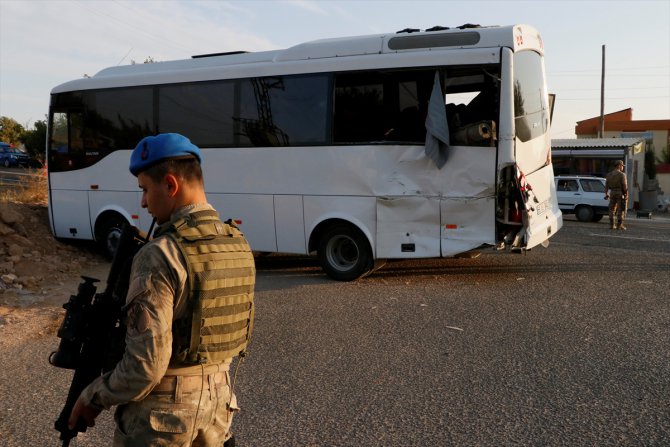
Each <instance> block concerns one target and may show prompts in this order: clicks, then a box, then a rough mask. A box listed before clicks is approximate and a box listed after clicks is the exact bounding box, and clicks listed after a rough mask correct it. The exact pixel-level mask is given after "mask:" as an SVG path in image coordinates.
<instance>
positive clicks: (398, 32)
mask: <svg viewBox="0 0 670 447" xmlns="http://www.w3.org/2000/svg"><path fill="white" fill-rule="evenodd" d="M419 31H421V30H420V29H418V28H405V29H401V30H400V31H396V32H395V33H396V34H401V33H407V34H411V33H418V32H419Z"/></svg>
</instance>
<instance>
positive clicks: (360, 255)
mask: <svg viewBox="0 0 670 447" xmlns="http://www.w3.org/2000/svg"><path fill="white" fill-rule="evenodd" d="M317 256H318V258H319V262H320V263H321V268H323V270H324V271H325V272H326V274H327V275H328V276H330V277H331V278H333V279H335V280H337V281H353V280H354V279H357V278H360V277H361V276H363V275H365V274H366V273H369V272H370V271H371V270H372V267H373V266H374V262H373V259H372V250H371V249H370V244H369V243H368V240H367V239H366V238H365V236H364V235H363V233H361V232H360V231H359V230H358V229H357V228H354V227H353V226H351V225H346V224H338V225H334V226H332V227H330V228H328V229H327V230H326V231H325V232H324V233H323V234H322V235H321V238H320V239H319V245H318V247H317Z"/></svg>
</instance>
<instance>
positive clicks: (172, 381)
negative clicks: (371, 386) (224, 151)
mask: <svg viewBox="0 0 670 447" xmlns="http://www.w3.org/2000/svg"><path fill="white" fill-rule="evenodd" d="M200 164H201V155H200V150H199V149H198V147H197V146H195V145H193V144H192V143H191V142H190V141H189V140H188V139H187V138H185V137H183V136H181V135H178V134H161V135H157V136H152V137H147V138H144V139H143V140H142V141H140V143H139V144H138V145H137V147H136V148H135V150H134V151H133V153H132V155H131V159H130V171H131V173H132V174H133V175H135V176H137V179H138V183H139V186H140V188H141V189H142V203H141V204H142V207H143V208H147V210H148V211H149V213H150V214H151V215H152V216H153V217H154V218H155V219H156V222H157V224H158V225H159V226H158V228H157V230H156V232H155V233H154V239H153V240H152V241H150V242H149V243H147V244H146V245H145V246H144V247H142V248H141V249H140V251H139V252H138V253H137V255H136V256H135V258H134V260H133V264H132V270H131V275H130V285H129V290H128V295H127V298H126V305H125V311H126V326H127V332H126V338H125V341H126V348H125V352H124V355H123V358H122V359H121V361H120V362H119V363H118V364H117V365H116V367H115V368H114V369H113V370H112V371H110V372H108V373H106V374H104V375H102V376H100V377H99V378H98V379H96V380H95V381H93V382H92V383H91V384H90V385H89V386H88V387H87V388H85V389H84V391H83V392H82V393H81V395H80V396H79V399H78V400H77V402H76V403H75V405H74V408H73V410H72V414H71V416H70V420H69V426H70V429H72V428H73V427H74V426H75V424H76V422H77V420H78V419H79V418H82V419H84V421H85V422H86V424H87V425H88V426H89V427H92V426H93V425H94V421H95V418H96V417H97V416H98V414H100V412H101V411H102V410H103V409H109V408H110V407H112V406H114V405H117V406H118V407H117V409H116V412H115V415H114V419H115V421H116V424H117V426H116V431H115V433H114V442H113V445H114V446H138V445H146V446H153V445H170V446H190V445H193V446H208V447H209V446H219V447H220V446H223V445H224V442H226V445H227V446H229V445H234V438H232V433H231V424H232V418H233V413H234V412H235V410H236V409H237V405H236V399H235V395H234V393H233V390H232V384H231V381H230V375H229V372H228V371H229V367H230V363H231V359H232V358H233V357H234V356H237V355H239V354H241V353H243V352H244V350H245V348H246V346H247V343H248V342H249V337H250V334H251V327H252V324H253V314H254V307H253V292H254V284H255V267H254V259H253V255H252V253H251V250H250V248H249V245H248V244H247V241H246V240H245V238H244V236H243V235H242V233H240V232H239V230H237V228H235V227H234V226H231V225H228V224H226V223H223V222H221V220H220V219H219V216H218V214H217V213H216V211H215V210H214V208H213V207H212V206H211V205H209V204H208V203H207V198H206V196H205V191H204V186H203V177H202V170H201V166H200Z"/></svg>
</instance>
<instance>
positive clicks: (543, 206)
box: [535, 200, 551, 216]
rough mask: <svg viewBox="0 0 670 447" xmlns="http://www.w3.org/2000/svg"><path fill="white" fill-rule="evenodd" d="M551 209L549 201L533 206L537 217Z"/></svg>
mask: <svg viewBox="0 0 670 447" xmlns="http://www.w3.org/2000/svg"><path fill="white" fill-rule="evenodd" d="M550 209H551V202H550V201H549V200H545V201H544V202H542V203H538V204H537V205H536V206H535V211H536V212H537V215H538V216H541V215H542V214H544V213H546V212H547V210H550Z"/></svg>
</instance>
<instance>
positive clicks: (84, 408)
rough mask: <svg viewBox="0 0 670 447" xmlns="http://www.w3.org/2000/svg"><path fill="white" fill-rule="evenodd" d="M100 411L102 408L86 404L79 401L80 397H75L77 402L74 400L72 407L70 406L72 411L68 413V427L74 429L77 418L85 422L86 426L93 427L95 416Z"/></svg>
mask: <svg viewBox="0 0 670 447" xmlns="http://www.w3.org/2000/svg"><path fill="white" fill-rule="evenodd" d="M101 411H102V410H100V409H98V408H96V407H93V406H91V405H86V404H85V403H83V402H82V401H81V398H79V399H77V402H75V404H74V407H73V408H72V413H70V419H69V420H68V428H69V429H70V430H74V428H75V427H76V425H77V421H78V420H79V418H81V419H83V420H84V422H86V426H87V427H93V426H94V425H95V418H97V417H98V415H99V414H100V412H101Z"/></svg>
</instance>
